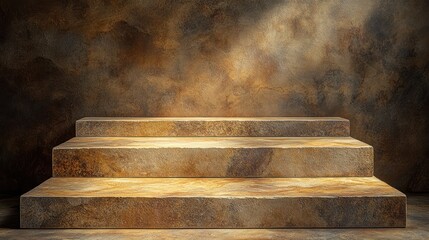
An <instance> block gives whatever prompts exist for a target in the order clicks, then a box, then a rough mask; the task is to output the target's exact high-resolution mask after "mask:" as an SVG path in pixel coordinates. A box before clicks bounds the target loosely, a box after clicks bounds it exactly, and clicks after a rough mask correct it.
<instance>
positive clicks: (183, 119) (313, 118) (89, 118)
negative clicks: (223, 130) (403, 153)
mask: <svg viewBox="0 0 429 240" xmlns="http://www.w3.org/2000/svg"><path fill="white" fill-rule="evenodd" d="M77 121H78V122H81V121H142V122H146V121H147V122H150V121H222V122H224V121H252V122H253V121H255V122H262V121H345V122H348V121H349V120H347V119H345V118H341V117H84V118H81V119H79V120H77Z"/></svg>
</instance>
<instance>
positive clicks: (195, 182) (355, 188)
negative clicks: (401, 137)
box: [22, 177, 405, 198]
mask: <svg viewBox="0 0 429 240" xmlns="http://www.w3.org/2000/svg"><path fill="white" fill-rule="evenodd" d="M391 196H394V197H405V195H404V194H403V193H401V192H399V191H398V190H396V189H394V188H393V187H391V186H389V185H388V184H386V183H384V182H383V181H381V180H379V179H377V178H376V177H335V178H51V179H48V180H47V181H45V182H44V183H42V184H41V185H39V186H38V187H36V188H34V189H33V190H31V191H29V192H27V193H26V194H24V195H23V196H22V197H24V198H28V197H141V198H169V197H181V198H193V197H200V198H201V197H206V198H278V197H281V198H285V197H286V198H289V197H290V198H294V197H328V198H335V197H391Z"/></svg>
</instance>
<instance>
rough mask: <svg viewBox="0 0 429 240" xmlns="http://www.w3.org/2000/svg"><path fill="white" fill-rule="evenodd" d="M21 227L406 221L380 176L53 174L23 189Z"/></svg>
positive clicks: (402, 200)
mask: <svg viewBox="0 0 429 240" xmlns="http://www.w3.org/2000/svg"><path fill="white" fill-rule="evenodd" d="M20 208H21V212H20V213H21V227H22V228H289V227H291V228H297V227H299V228H301V227H303V228H307V227H308V228H310V227H311V228H313V227H317V228H334V227H335V228H339V227H405V219H406V197H405V195H404V194H402V193H401V192H399V191H397V190H395V189H394V188H392V187H390V186H389V185H387V184H385V183H384V182H382V181H380V180H378V179H377V178H375V177H361V178H355V177H349V178H340V177H339V178H51V179H49V180H47V181H46V182H44V183H42V184H41V185H39V186H38V187H36V188H35V189H33V190H31V191H30V192H28V193H26V194H24V195H23V196H21V205H20Z"/></svg>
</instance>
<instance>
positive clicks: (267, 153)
mask: <svg viewBox="0 0 429 240" xmlns="http://www.w3.org/2000/svg"><path fill="white" fill-rule="evenodd" d="M52 164H53V176H54V177H338V176H343V177H354V176H356V177H365V176H372V175H373V149H372V147H371V146H370V145H368V144H365V143H363V142H361V141H358V140H356V139H354V138H351V137H320V138H319V137H76V138H72V139H71V140H69V141H67V142H65V143H63V144H61V145H59V146H57V147H55V148H54V149H53V163H52Z"/></svg>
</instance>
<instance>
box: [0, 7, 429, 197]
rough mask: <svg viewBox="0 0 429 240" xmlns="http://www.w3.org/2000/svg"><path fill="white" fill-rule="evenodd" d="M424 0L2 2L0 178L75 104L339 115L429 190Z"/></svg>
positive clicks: (404, 186) (80, 108) (24, 176)
mask: <svg viewBox="0 0 429 240" xmlns="http://www.w3.org/2000/svg"><path fill="white" fill-rule="evenodd" d="M428 12H429V2H428V1H425V0H421V1H406V0H396V1H376V0H362V1H353V0H346V1H329V0H326V1H263V0H260V1H233V0H229V1H228V0H225V1H220V0H214V1H173V0H170V1H166V0H164V1H162V0H161V1H108V0H104V1H102V0H96V1H65V0H64V1H54V0H43V1H40V0H38V1H36V0H32V1H25V0H16V1H6V0H5V1H0V53H1V54H0V98H1V99H0V109H1V115H0V130H1V133H2V136H1V139H0V146H1V147H0V190H2V191H25V190H27V189H29V188H30V187H34V186H35V185H37V184H38V183H40V182H41V181H42V180H45V179H46V178H48V177H49V176H50V175H51V150H52V147H54V146H55V145H58V144H59V143H61V142H63V141H65V140H67V139H68V138H70V137H72V136H73V134H74V123H75V121H76V120H77V119H79V118H81V117H84V116H339V117H344V118H348V119H350V120H351V126H352V136H353V137H356V138H358V139H360V140H362V141H364V142H367V143H369V144H371V145H373V146H374V149H375V175H376V176H377V177H379V178H381V179H382V180H385V181H387V182H388V183H390V184H391V185H393V186H395V187H398V188H399V189H401V190H411V191H424V190H426V191H427V190H429V176H428V174H427V173H428V172H429V164H428V161H429V74H428V73H429V60H428V59H429V20H428V17H427V13H428Z"/></svg>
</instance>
